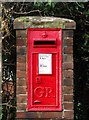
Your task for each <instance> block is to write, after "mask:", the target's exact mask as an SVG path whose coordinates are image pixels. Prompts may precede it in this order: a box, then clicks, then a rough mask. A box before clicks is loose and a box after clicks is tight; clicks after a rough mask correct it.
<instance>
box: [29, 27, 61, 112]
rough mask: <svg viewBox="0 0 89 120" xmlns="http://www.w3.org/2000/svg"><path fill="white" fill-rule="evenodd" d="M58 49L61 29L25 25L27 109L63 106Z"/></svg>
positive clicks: (52, 108)
mask: <svg viewBox="0 0 89 120" xmlns="http://www.w3.org/2000/svg"><path fill="white" fill-rule="evenodd" d="M61 49H62V30H61V29H59V28H29V29H28V56H27V57H28V105H27V109H28V111H61V110H62V99H61V98H62V85H61V75H62V72H61V71H62V70H61V69H62V67H61V66H62V50H61Z"/></svg>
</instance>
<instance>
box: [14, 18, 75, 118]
mask: <svg viewBox="0 0 89 120" xmlns="http://www.w3.org/2000/svg"><path fill="white" fill-rule="evenodd" d="M26 20H28V19H26ZM28 21H29V20H28ZM31 24H32V23H31ZM63 24H64V23H63ZM14 25H15V26H14V28H15V29H18V30H16V39H17V43H16V45H17V47H16V48H17V70H16V77H17V83H16V84H17V86H16V87H17V88H16V95H17V120H21V119H22V120H23V118H24V119H32V118H34V119H38V118H40V119H43V118H44V119H52V120H53V119H54V120H55V119H56V120H73V119H74V110H73V109H74V103H73V102H74V101H73V96H74V95H73V29H74V28H75V23H74V22H70V23H68V22H65V25H64V26H65V27H64V28H63V26H62V28H63V39H62V42H63V43H62V45H63V46H62V53H63V54H62V62H63V64H62V105H63V110H62V111H60V112H28V111H27V92H28V91H27V84H28V81H27V64H28V63H27V59H26V57H27V49H28V48H27V46H28V45H27V30H26V29H25V28H28V26H30V23H29V22H27V23H26V24H24V23H23V21H22V22H21V21H19V22H15V24H14ZM39 25H40V23H39V24H38V27H39ZM33 26H34V25H33ZM34 27H37V25H36V26H34Z"/></svg>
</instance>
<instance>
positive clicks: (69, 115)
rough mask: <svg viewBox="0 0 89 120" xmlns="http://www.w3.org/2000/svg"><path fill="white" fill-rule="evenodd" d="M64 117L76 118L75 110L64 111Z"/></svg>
mask: <svg viewBox="0 0 89 120" xmlns="http://www.w3.org/2000/svg"><path fill="white" fill-rule="evenodd" d="M64 118H66V119H73V118H74V111H73V110H72V111H64Z"/></svg>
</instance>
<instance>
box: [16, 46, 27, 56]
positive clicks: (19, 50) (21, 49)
mask: <svg viewBox="0 0 89 120" xmlns="http://www.w3.org/2000/svg"><path fill="white" fill-rule="evenodd" d="M16 51H17V55H26V47H25V46H18V47H17V49H16Z"/></svg>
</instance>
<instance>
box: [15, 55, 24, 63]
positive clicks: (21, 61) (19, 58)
mask: <svg viewBox="0 0 89 120" xmlns="http://www.w3.org/2000/svg"><path fill="white" fill-rule="evenodd" d="M17 62H19V63H25V62H26V56H25V55H24V56H21V55H20V56H17Z"/></svg>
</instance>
